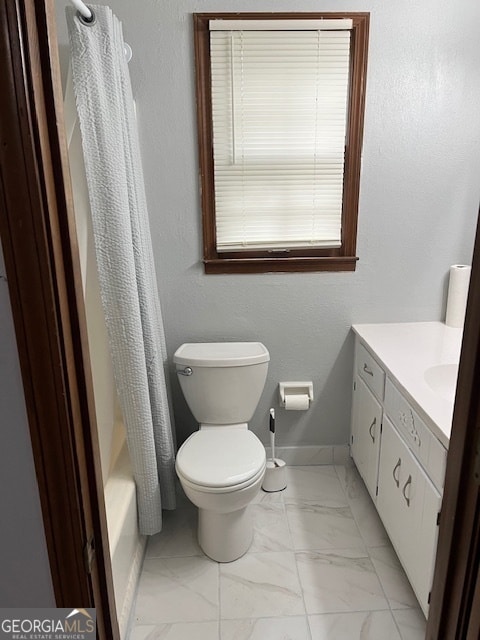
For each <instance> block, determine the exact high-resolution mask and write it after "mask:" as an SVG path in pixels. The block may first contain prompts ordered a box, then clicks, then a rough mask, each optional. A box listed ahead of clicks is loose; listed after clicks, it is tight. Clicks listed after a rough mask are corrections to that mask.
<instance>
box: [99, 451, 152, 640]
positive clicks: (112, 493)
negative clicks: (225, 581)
mask: <svg viewBox="0 0 480 640" xmlns="http://www.w3.org/2000/svg"><path fill="white" fill-rule="evenodd" d="M105 507H106V512H107V524H108V538H109V544H110V555H111V560H112V572H113V583H114V589H115V602H116V608H117V617H118V624H119V627H120V636H121V638H122V639H123V638H125V637H126V631H127V628H128V621H129V617H130V612H131V609H132V604H133V600H134V597H135V591H136V587H137V583H138V579H139V576H140V571H141V567H142V561H143V555H144V551H145V544H146V537H145V536H141V535H140V534H139V532H138V526H137V499H136V493H135V483H134V480H133V476H132V470H131V465H130V458H129V455H128V450H127V445H126V443H125V442H124V443H123V446H122V448H121V449H120V452H119V454H118V457H117V459H116V461H115V463H114V465H113V467H112V469H111V472H110V473H109V476H108V480H107V483H106V485H105Z"/></svg>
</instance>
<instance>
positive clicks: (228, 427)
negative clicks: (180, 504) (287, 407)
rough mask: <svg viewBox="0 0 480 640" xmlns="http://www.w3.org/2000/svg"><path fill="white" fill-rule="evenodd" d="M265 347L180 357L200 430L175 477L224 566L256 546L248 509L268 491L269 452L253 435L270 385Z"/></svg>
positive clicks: (226, 346)
mask: <svg viewBox="0 0 480 640" xmlns="http://www.w3.org/2000/svg"><path fill="white" fill-rule="evenodd" d="M269 360H270V355H269V353H268V351H267V349H266V348H265V346H264V345H263V344H261V343H260V342H211V343H189V344H183V345H182V346H181V347H179V348H178V349H177V351H176V352H175V354H174V356H173V361H174V363H175V367H176V372H177V375H178V379H179V382H180V386H181V389H182V391H183V395H184V396H185V400H186V401H187V404H188V406H189V407H190V410H191V411H192V413H193V415H194V417H195V419H196V420H197V422H198V423H199V430H198V431H196V432H195V433H193V434H192V435H191V436H190V437H189V438H188V439H187V440H186V441H185V442H184V443H183V445H182V446H181V447H180V449H179V451H178V454H177V459H176V463H175V469H176V472H177V475H178V477H179V479H180V483H181V485H182V487H183V490H184V491H185V494H186V495H187V497H188V498H189V499H190V500H191V502H193V504H194V505H195V506H196V507H198V542H199V544H200V547H201V548H202V550H203V551H204V553H205V554H206V555H207V556H209V557H210V558H212V559H213V560H216V561H217V562H231V561H233V560H236V559H237V558H239V557H240V556H242V555H243V554H244V553H246V551H247V550H248V548H249V547H250V544H251V542H252V537H253V524H252V520H251V516H250V513H249V509H248V507H249V504H250V503H251V502H252V500H253V499H254V498H255V496H256V494H257V493H258V492H259V490H260V487H261V485H262V481H263V477H264V475H265V468H266V455H265V447H264V446H263V445H262V443H261V442H260V440H259V439H258V438H257V436H256V435H255V434H254V433H252V432H251V431H249V430H248V422H249V421H250V420H251V418H252V416H253V413H254V411H255V409H256V407H257V404H258V401H259V400H260V396H261V394H262V391H263V388H264V385H265V380H266V377H267V370H268V362H269Z"/></svg>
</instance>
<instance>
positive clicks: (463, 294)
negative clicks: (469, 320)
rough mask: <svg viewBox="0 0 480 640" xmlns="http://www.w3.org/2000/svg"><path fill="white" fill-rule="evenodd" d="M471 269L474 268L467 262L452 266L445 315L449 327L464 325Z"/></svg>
mask: <svg viewBox="0 0 480 640" xmlns="http://www.w3.org/2000/svg"><path fill="white" fill-rule="evenodd" d="M471 270H472V268H471V267H470V266H468V265H466V264H454V265H452V266H451V267H450V279H449V282H448V297H447V313H446V316H445V324H446V325H447V326H448V327H456V328H462V327H463V322H464V320H465V311H466V308H467V296H468V287H469V285H470V272H471Z"/></svg>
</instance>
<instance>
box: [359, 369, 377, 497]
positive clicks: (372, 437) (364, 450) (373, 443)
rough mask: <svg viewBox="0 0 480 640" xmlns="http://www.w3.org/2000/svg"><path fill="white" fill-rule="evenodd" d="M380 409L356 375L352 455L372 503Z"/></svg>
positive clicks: (375, 482) (374, 494) (374, 491)
mask: <svg viewBox="0 0 480 640" xmlns="http://www.w3.org/2000/svg"><path fill="white" fill-rule="evenodd" d="M381 426H382V407H381V406H380V404H379V403H378V402H377V400H376V399H375V398H374V396H373V394H372V393H371V391H370V390H369V389H368V387H367V385H366V384H365V383H364V382H363V380H362V379H361V378H360V377H359V376H356V379H355V391H354V394H353V410H352V456H353V459H354V460H355V464H356V465H357V469H358V470H359V472H360V475H361V476H362V478H363V480H364V482H365V485H366V487H367V489H368V491H369V492H370V495H371V496H372V498H373V500H375V499H376V489H377V471H378V454H379V451H380V430H381Z"/></svg>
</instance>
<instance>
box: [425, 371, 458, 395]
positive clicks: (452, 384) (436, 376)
mask: <svg viewBox="0 0 480 640" xmlns="http://www.w3.org/2000/svg"><path fill="white" fill-rule="evenodd" d="M424 376H425V382H426V383H427V384H428V386H429V387H430V389H432V391H434V392H435V393H438V395H439V396H441V397H442V398H445V400H449V401H450V402H452V403H453V401H454V399H455V391H456V388H457V376H458V364H437V365H435V366H434V367H430V368H429V369H427V370H426V371H425V374H424Z"/></svg>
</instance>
